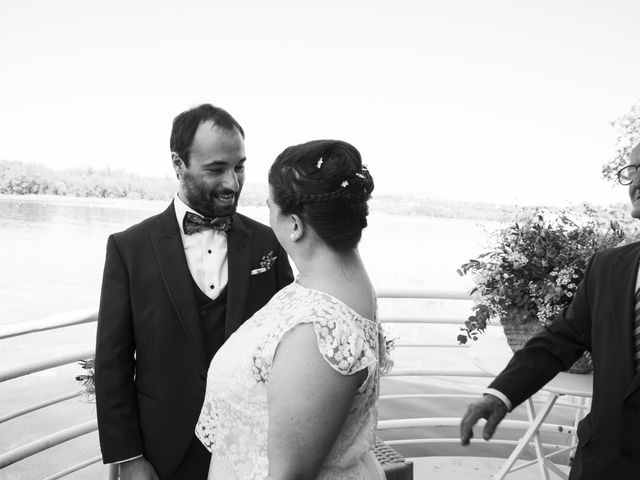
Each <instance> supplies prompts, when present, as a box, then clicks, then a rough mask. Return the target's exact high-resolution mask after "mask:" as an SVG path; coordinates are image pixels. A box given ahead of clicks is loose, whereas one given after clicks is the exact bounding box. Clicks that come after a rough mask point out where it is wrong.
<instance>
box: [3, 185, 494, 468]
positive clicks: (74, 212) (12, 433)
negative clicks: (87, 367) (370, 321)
mask: <svg viewBox="0 0 640 480" xmlns="http://www.w3.org/2000/svg"><path fill="white" fill-rule="evenodd" d="M164 208H166V204H165V203H159V202H134V201H122V200H94V199H65V198H56V197H54V198H42V197H29V198H26V197H18V198H16V197H1V196H0V324H6V323H10V322H20V321H24V320H29V319H33V318H39V317H43V316H48V315H52V314H56V313H62V312H66V311H70V310H76V309H81V308H95V307H97V304H98V299H99V294H100V281H101V275H102V267H103V262H104V255H105V246H106V240H107V236H108V235H109V234H110V233H112V232H116V231H120V230H123V229H125V228H126V227H128V226H129V225H132V224H134V223H136V222H138V221H140V220H142V219H144V218H146V217H148V216H150V215H153V214H155V213H158V212H161V211H162V210H164ZM240 211H241V212H242V213H245V214H247V215H249V216H251V217H253V218H256V219H258V220H260V221H263V222H265V223H266V222H267V218H268V213H267V209H266V208H265V207H252V208H241V209H240ZM495 226H496V224H490V223H487V224H485V225H480V224H478V222H475V221H468V220H454V219H436V218H426V217H410V216H395V215H387V214H377V213H376V212H372V215H371V216H370V218H369V227H368V228H367V229H366V230H365V232H364V235H363V240H362V243H361V247H360V251H361V254H362V257H363V259H364V261H365V263H366V265H367V267H368V270H369V273H370V276H371V278H372V280H373V282H374V284H375V285H376V287H377V288H412V289H413V288H422V289H436V290H455V291H465V290H468V288H469V287H470V280H469V279H468V278H462V277H460V276H458V274H457V272H456V269H457V268H458V267H459V266H460V264H462V263H463V262H465V261H466V260H468V259H469V258H471V257H474V256H476V255H477V254H478V253H480V252H481V251H482V250H483V248H484V246H485V245H486V241H487V237H488V233H487V230H490V229H492V228H495ZM380 303H381V304H380V313H381V316H383V315H386V314H396V315H404V314H406V315H428V316H444V317H451V316H459V317H460V319H461V322H462V320H463V318H464V317H465V316H466V315H468V313H469V307H470V302H468V301H462V302H461V301H454V302H451V301H449V302H445V301H424V300H422V301H420V300H381V302H380ZM388 330H389V333H390V335H391V336H397V337H399V339H400V340H399V341H400V342H404V343H411V342H425V341H426V342H432V343H449V344H455V343H456V342H455V337H456V335H457V333H458V326H457V325H442V326H440V325H397V326H394V327H393V328H391V327H390V328H389V329H388ZM94 339H95V323H93V324H86V325H79V326H75V327H69V328H65V329H61V330H54V331H48V332H40V333H36V334H32V335H28V336H25V337H14V338H9V339H6V340H2V341H0V368H10V367H12V366H15V365H23V364H25V363H28V362H31V361H34V360H43V359H47V358H51V357H53V356H56V355H62V354H69V353H70V352H78V351H82V350H86V349H90V348H92V346H93V344H94V341H95V340H94ZM465 353H466V352H465V351H464V350H462V351H461V350H459V349H448V348H447V349H430V350H428V351H425V350H424V349H416V348H408V349H398V350H397V351H395V352H394V358H395V361H396V365H397V366H398V367H401V368H415V367H419V366H427V367H431V368H462V369H464V368H473V365H471V364H470V361H469V360H468V358H466V355H465ZM79 373H82V370H81V369H80V367H78V365H75V364H71V365H66V366H64V367H59V368H56V369H51V370H45V371H42V372H39V373H36V374H32V375H29V376H26V377H22V378H19V379H15V380H11V381H8V382H5V383H3V384H0V416H2V415H3V414H6V413H9V412H13V411H15V410H17V409H19V408H22V407H24V406H25V405H29V404H32V403H35V402H38V401H42V400H44V399H47V398H52V397H54V396H57V395H61V394H64V393H67V392H71V391H74V390H77V389H78V388H79V385H78V384H77V382H76V381H75V376H76V375H78V374H79ZM394 381H395V379H394ZM428 381H429V384H430V385H436V384H437V385H438V386H439V388H440V386H442V385H445V386H448V385H449V386H450V385H453V384H454V383H456V381H455V380H452V381H450V380H445V379H442V380H439V379H435V378H430V379H428ZM403 382H404V384H406V385H409V386H411V385H413V384H414V383H416V381H415V380H414V379H412V378H407V379H403ZM457 383H459V382H457ZM480 383H483V381H480ZM390 385H393V383H392V382H390ZM406 385H405V387H406ZM453 387H454V388H455V385H453ZM403 388H404V387H403ZM412 388H413V387H412ZM416 388H418V387H416ZM419 388H420V389H424V388H426V387H425V385H424V382H423V384H421V385H420V387H419ZM461 388H462V387H461ZM465 388H466V387H465ZM421 391H422V390H421ZM421 405H422V404H420V408H417V404H416V408H415V409H414V410H415V412H416V413H415V415H417V416H421V415H423V414H424V412H423V411H422V410H423V408H422V406H421ZM410 406H411V405H409V404H406V405H405V404H403V406H402V409H403V412H405V411H406V412H412V411H413V410H411V408H413V407H411V408H410ZM398 408H399V407H398V406H395V405H389V406H388V405H383V406H381V409H380V415H381V417H380V418H382V419H384V418H398V414H397V410H398ZM438 408H445V407H443V406H440V407H438ZM463 408H464V406H463V405H451V408H450V409H449V410H442V411H439V413H438V414H439V415H443V416H455V415H460V414H461V412H462V411H463ZM94 418H95V406H94V405H93V404H87V403H83V402H80V401H78V399H76V398H74V399H71V400H69V401H66V402H62V403H59V404H56V405H54V406H51V407H48V408H46V409H43V410H40V411H38V412H34V413H32V414H29V415H26V416H24V417H20V418H19V419H16V420H13V421H10V422H5V423H3V424H0V453H3V452H6V451H9V450H11V449H13V448H16V447H18V446H20V445H23V444H25V443H27V442H30V441H33V440H36V439H38V438H42V437H43V436H45V435H49V434H51V433H53V432H56V431H59V430H62V429H64V428H67V427H69V426H70V425H72V424H78V423H81V422H84V421H89V420H92V419H94ZM98 452H99V448H98V439H97V434H96V433H95V432H93V433H91V434H89V435H85V436H83V437H79V438H77V439H75V440H73V441H71V442H68V443H66V444H63V445H60V446H59V447H55V448H52V449H50V450H48V451H47V452H45V453H42V454H39V455H36V456H34V457H31V458H30V459H29V460H26V461H23V462H19V463H17V464H15V465H12V466H11V467H8V468H5V469H2V470H0V480H4V479H19V480H22V479H24V480H27V479H32V478H42V477H43V476H46V474H51V473H53V472H56V471H59V470H61V469H63V468H66V467H67V466H69V465H72V464H74V463H78V462H80V461H83V460H85V459H87V458H90V457H92V456H95V455H97V454H98ZM405 454H407V453H405ZM69 478H70V479H71V480H80V479H84V480H86V479H92V480H93V479H96V480H97V479H101V478H106V471H105V467H104V466H102V465H99V464H97V465H94V466H92V467H90V468H88V469H86V470H83V471H81V472H78V473H77V474H74V475H71V476H70V477H69Z"/></svg>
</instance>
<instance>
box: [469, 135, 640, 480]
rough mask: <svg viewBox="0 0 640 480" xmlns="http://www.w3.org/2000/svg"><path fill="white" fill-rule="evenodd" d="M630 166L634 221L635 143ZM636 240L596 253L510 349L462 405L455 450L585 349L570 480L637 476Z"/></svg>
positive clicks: (624, 178)
mask: <svg viewBox="0 0 640 480" xmlns="http://www.w3.org/2000/svg"><path fill="white" fill-rule="evenodd" d="M629 160H630V164H629V165H627V166H626V167H624V168H623V169H621V170H620V171H619V172H618V179H619V181H620V183H621V184H622V185H628V186H629V196H630V199H631V216H633V217H634V218H640V145H637V146H636V147H635V148H634V149H633V150H632V152H631V154H630V155H629ZM639 266H640V242H635V243H631V244H629V245H625V246H623V247H619V248H614V249H610V250H605V251H603V252H600V253H597V254H596V255H595V256H594V257H593V258H592V259H591V260H590V262H589V265H588V266H587V269H586V271H585V275H584V279H583V280H582V282H581V283H580V285H579V286H578V290H577V291H576V293H575V295H574V299H573V302H572V303H571V305H570V306H569V307H568V308H567V309H566V310H565V311H564V312H562V313H561V314H560V315H559V316H558V317H557V318H556V319H555V321H554V322H553V324H552V325H551V326H549V327H548V328H547V329H546V330H544V331H543V332H542V333H540V334H539V335H537V336H535V337H533V338H532V339H531V340H530V341H529V342H528V343H527V345H526V346H525V347H524V348H523V349H522V350H520V351H518V352H516V353H515V354H514V356H513V358H512V359H511V361H510V362H509V364H508V365H507V367H506V368H505V369H504V370H503V371H502V373H500V375H498V377H497V378H496V379H495V380H494V381H493V382H492V383H491V385H489V388H488V389H487V391H486V392H485V395H484V397H483V398H482V399H480V400H478V401H476V402H474V403H472V404H471V405H469V408H468V410H467V413H466V415H465V417H464V418H463V420H462V423H461V426H460V437H461V441H462V445H468V444H469V440H470V439H471V438H472V437H473V430H472V428H473V426H474V425H475V423H476V422H477V421H478V420H479V419H480V418H485V419H486V420H487V423H486V425H485V427H484V432H483V437H484V439H485V440H489V439H490V438H491V437H492V436H493V433H494V432H495V430H496V427H497V426H498V424H499V423H500V421H501V420H502V419H503V418H504V416H505V415H506V413H507V411H510V410H511V409H513V408H514V407H516V406H517V405H519V404H520V403H522V402H523V401H525V400H526V399H527V398H529V397H530V396H531V395H533V394H534V393H535V392H536V391H537V390H539V389H540V388H542V387H543V386H544V385H545V384H546V383H547V382H548V381H549V380H551V379H552V378H553V377H554V376H555V375H556V374H557V373H558V372H560V371H562V370H566V369H568V368H569V367H570V366H571V365H572V364H573V362H574V361H575V360H577V359H578V358H579V357H580V356H581V355H582V352H583V351H584V350H589V351H591V352H592V354H593V367H594V374H593V401H592V404H591V411H590V412H589V414H588V415H587V416H586V417H585V418H584V419H583V420H582V421H581V422H580V424H579V425H578V431H577V434H578V446H577V449H576V454H575V457H574V459H573V462H572V464H571V474H570V476H569V478H570V480H602V479H611V480H626V479H635V478H640V268H639Z"/></svg>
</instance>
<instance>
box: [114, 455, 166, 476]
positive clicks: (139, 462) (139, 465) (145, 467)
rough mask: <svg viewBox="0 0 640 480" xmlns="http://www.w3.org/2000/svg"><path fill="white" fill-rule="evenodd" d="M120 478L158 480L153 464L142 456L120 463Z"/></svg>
mask: <svg viewBox="0 0 640 480" xmlns="http://www.w3.org/2000/svg"><path fill="white" fill-rule="evenodd" d="M120 480H160V477H158V474H157V473H156V471H155V469H154V468H153V466H152V465H151V464H150V463H149V461H148V460H147V459H146V458H144V457H138V458H135V459H133V460H129V461H128V462H123V463H121V464H120Z"/></svg>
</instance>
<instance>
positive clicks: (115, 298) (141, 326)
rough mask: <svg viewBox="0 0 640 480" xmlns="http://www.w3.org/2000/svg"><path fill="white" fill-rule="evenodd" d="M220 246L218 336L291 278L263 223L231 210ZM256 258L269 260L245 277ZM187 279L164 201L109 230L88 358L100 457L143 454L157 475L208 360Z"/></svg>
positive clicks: (188, 414)
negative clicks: (223, 266) (224, 255)
mask: <svg viewBox="0 0 640 480" xmlns="http://www.w3.org/2000/svg"><path fill="white" fill-rule="evenodd" d="M227 252H228V268H229V275H228V283H227V301H226V318H225V319H224V322H225V338H228V337H229V335H231V334H232V333H233V332H234V331H235V330H236V329H237V328H238V327H239V326H240V325H241V324H242V323H243V322H244V321H245V320H246V319H247V318H249V317H250V316H251V315H252V314H253V313H254V312H256V311H257V310H258V309H260V308H261V307H262V306H263V305H264V304H266V303H267V302H268V301H269V299H270V298H271V297H272V296H273V295H274V294H275V293H276V292H277V291H278V290H280V289H281V288H282V287H284V286H285V285H287V284H289V283H290V282H291V281H292V280H293V276H292V272H291V267H290V265H289V261H288V258H287V254H286V252H285V251H284V250H282V248H281V247H280V245H279V244H278V242H277V240H276V238H275V235H274V234H273V232H272V231H271V229H270V228H268V227H266V226H264V225H262V224H261V223H258V222H256V221H254V220H251V219H250V218H248V217H245V216H243V215H240V214H235V215H234V216H233V228H232V229H231V230H230V231H228V232H227ZM269 254H271V255H269ZM265 256H267V257H277V259H276V261H275V262H274V263H273V264H272V265H271V266H270V268H269V269H267V270H266V271H264V272H260V273H256V272H253V273H254V274H252V270H256V269H259V268H260V267H261V261H263V260H264V259H265ZM193 284H194V282H193V281H192V278H191V273H190V272H189V268H188V266H187V260H186V256H185V253H184V248H183V244H182V239H181V236H180V230H179V226H178V222H177V220H176V214H175V209H174V206H173V203H172V204H171V205H170V206H169V208H167V210H165V211H164V212H163V213H161V214H159V215H156V216H154V217H151V218H148V219H146V220H144V221H143V222H141V223H139V224H137V225H134V226H133V227H131V228H129V229H127V230H125V231H124V232H120V233H116V234H114V235H111V236H110V237H109V239H108V242H107V255H106V260H105V267H104V275H103V280H102V293H101V298H100V309H99V313H98V329H97V339H96V362H95V384H96V404H97V417H98V429H99V436H100V447H101V450H102V456H103V461H104V462H105V463H112V462H118V461H122V460H126V459H129V458H132V457H135V456H137V455H140V454H143V455H144V456H145V458H146V459H147V460H149V461H150V462H151V464H152V465H153V466H154V468H155V469H156V471H157V473H158V474H159V476H160V478H166V477H168V476H169V475H171V473H172V472H173V471H174V470H175V468H176V467H177V466H178V464H179V463H180V461H181V459H182V457H183V456H184V453H185V451H186V450H187V448H188V446H189V444H190V442H191V441H192V439H193V437H194V428H195V425H196V422H197V419H198V415H199V413H200V409H201V407H202V403H203V400H204V394H205V384H206V379H207V370H208V366H209V365H208V360H207V352H206V348H205V341H204V340H203V338H202V327H201V324H200V316H199V312H198V308H197V303H196V299H195V294H194V286H193ZM218 348H219V346H218Z"/></svg>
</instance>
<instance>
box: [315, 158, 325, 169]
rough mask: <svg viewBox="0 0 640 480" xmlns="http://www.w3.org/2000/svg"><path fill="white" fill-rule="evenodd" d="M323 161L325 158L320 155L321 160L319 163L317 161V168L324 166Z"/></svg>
mask: <svg viewBox="0 0 640 480" xmlns="http://www.w3.org/2000/svg"><path fill="white" fill-rule="evenodd" d="M323 161H324V160H322V157H320V160H318V163H316V168H320V167H322V162H323Z"/></svg>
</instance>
